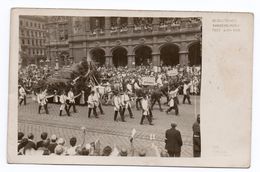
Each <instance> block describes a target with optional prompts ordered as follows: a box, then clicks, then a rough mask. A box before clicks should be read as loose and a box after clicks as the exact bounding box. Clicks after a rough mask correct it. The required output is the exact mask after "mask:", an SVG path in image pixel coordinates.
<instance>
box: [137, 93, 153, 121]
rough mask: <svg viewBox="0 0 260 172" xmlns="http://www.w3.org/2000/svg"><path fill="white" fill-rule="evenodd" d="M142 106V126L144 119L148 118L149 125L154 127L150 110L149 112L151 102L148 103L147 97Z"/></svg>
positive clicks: (145, 96)
mask: <svg viewBox="0 0 260 172" xmlns="http://www.w3.org/2000/svg"><path fill="white" fill-rule="evenodd" d="M141 105H142V118H141V121H140V124H141V125H143V122H144V118H145V117H146V118H147V119H148V121H149V124H150V125H153V124H152V118H151V114H150V110H149V102H148V96H147V95H144V96H143V99H142V100H141Z"/></svg>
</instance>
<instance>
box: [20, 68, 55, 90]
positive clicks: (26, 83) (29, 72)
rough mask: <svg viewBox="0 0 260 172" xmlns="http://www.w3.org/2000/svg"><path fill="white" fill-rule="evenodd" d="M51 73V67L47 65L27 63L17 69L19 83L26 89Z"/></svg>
mask: <svg viewBox="0 0 260 172" xmlns="http://www.w3.org/2000/svg"><path fill="white" fill-rule="evenodd" d="M50 75H51V69H50V67H48V66H43V67H42V66H37V65H35V64H31V65H28V66H27V67H25V68H21V69H19V71H18V78H19V81H18V82H19V84H20V85H22V86H23V87H24V88H25V89H26V90H32V88H33V87H34V86H36V85H37V84H38V83H39V82H40V81H42V80H45V79H47V78H48V77H49V76H50Z"/></svg>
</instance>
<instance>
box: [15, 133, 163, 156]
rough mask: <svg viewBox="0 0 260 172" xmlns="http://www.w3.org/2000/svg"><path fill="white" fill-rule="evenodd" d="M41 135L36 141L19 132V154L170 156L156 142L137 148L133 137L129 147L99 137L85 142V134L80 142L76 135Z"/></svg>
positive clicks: (31, 135)
mask: <svg viewBox="0 0 260 172" xmlns="http://www.w3.org/2000/svg"><path fill="white" fill-rule="evenodd" d="M40 137H41V139H40V140H39V141H37V142H36V141H35V140H34V135H33V134H32V133H29V134H28V135H27V136H25V134H24V133H23V132H18V145H17V146H18V147H17V149H18V155H47V156H75V155H78V156H140V157H144V156H158V157H159V156H162V157H168V154H167V152H166V150H165V149H162V148H159V147H158V146H156V145H155V144H154V143H152V144H151V145H150V146H149V145H147V146H146V147H144V148H138V149H135V148H134V146H133V140H132V139H129V147H119V146H117V145H115V144H114V145H113V146H110V145H102V143H101V141H100V140H99V139H98V140H95V141H93V142H90V143H85V137H86V136H85V135H84V136H83V137H84V138H83V142H82V143H78V139H77V138H76V137H71V138H70V139H69V141H68V140H65V139H64V138H61V137H60V138H58V137H57V136H56V135H55V134H53V135H51V137H48V133H46V132H43V133H41V136H40ZM67 141H68V143H67Z"/></svg>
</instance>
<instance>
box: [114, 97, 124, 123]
mask: <svg viewBox="0 0 260 172" xmlns="http://www.w3.org/2000/svg"><path fill="white" fill-rule="evenodd" d="M113 103H114V111H115V113H114V121H117V115H118V113H119V114H120V116H121V120H122V122H126V121H125V119H124V116H123V113H122V103H121V99H120V97H119V95H118V92H115V97H114V101H113Z"/></svg>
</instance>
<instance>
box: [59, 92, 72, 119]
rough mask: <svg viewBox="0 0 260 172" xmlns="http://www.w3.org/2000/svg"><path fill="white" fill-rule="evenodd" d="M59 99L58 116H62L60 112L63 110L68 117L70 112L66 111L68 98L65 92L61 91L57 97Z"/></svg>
mask: <svg viewBox="0 0 260 172" xmlns="http://www.w3.org/2000/svg"><path fill="white" fill-rule="evenodd" d="M59 97H60V103H61V105H60V116H62V111H63V110H65V111H66V113H67V115H68V116H70V112H69V111H68V105H67V103H66V101H67V99H68V97H67V96H66V94H65V91H64V90H63V91H62V94H61V95H60V96H59Z"/></svg>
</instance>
